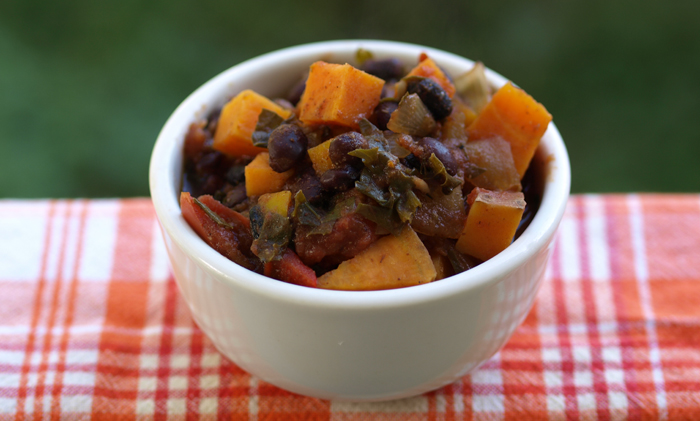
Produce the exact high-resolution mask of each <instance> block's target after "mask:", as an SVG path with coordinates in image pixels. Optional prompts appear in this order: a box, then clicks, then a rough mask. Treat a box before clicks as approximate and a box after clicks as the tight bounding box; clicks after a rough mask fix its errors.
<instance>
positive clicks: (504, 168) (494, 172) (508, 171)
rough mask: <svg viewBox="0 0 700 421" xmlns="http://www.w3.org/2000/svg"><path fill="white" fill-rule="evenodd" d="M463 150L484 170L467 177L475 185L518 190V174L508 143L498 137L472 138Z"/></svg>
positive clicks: (472, 161)
mask: <svg viewBox="0 0 700 421" xmlns="http://www.w3.org/2000/svg"><path fill="white" fill-rule="evenodd" d="M464 151H465V152H466V153H467V156H468V157H469V161H470V162H471V163H473V164H474V165H476V166H477V167H479V168H483V169H485V170H486V171H484V172H483V173H482V174H480V175H479V176H477V177H474V178H471V179H469V182H471V183H472V184H473V185H475V186H476V187H481V188H484V189H487V190H510V191H520V190H521V185H520V174H518V170H517V169H515V162H514V161H513V153H512V151H511V149H510V144H509V143H508V142H506V141H505V140H503V139H502V138H500V137H494V138H491V139H480V140H472V141H470V142H467V144H466V145H465V149H464Z"/></svg>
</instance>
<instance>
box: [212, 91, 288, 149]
mask: <svg viewBox="0 0 700 421" xmlns="http://www.w3.org/2000/svg"><path fill="white" fill-rule="evenodd" d="M263 108H265V109H268V110H270V111H273V112H275V113H277V114H278V115H279V116H281V117H282V118H287V117H289V116H290V115H291V114H292V113H291V111H289V110H287V109H284V108H282V107H280V106H279V105H277V104H275V103H274V102H272V101H270V100H269V99H267V98H265V97H264V96H262V95H260V94H258V93H256V92H254V91H251V90H249V89H248V90H245V91H243V92H241V93H239V94H238V95H236V97H235V98H233V99H232V100H231V101H229V103H228V104H226V105H225V106H224V108H223V109H222V110H221V116H220V117H219V123H218V124H217V126H216V133H214V144H213V147H214V149H216V150H218V151H221V152H223V153H225V154H227V155H231V156H236V157H240V156H246V155H247V156H255V155H257V154H259V153H260V152H264V151H266V149H265V148H259V147H257V146H253V140H252V135H253V132H254V131H255V126H256V124H257V123H258V116H259V115H260V112H261V111H262V110H263Z"/></svg>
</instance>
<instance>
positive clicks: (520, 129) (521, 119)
mask: <svg viewBox="0 0 700 421" xmlns="http://www.w3.org/2000/svg"><path fill="white" fill-rule="evenodd" d="M550 121H552V116H551V114H549V113H548V112H547V110H546V109H545V108H544V106H543V105H542V104H540V103H539V102H537V101H535V100H534V99H533V98H532V97H531V96H530V95H528V94H527V93H525V91H523V90H522V89H520V88H516V87H515V86H513V85H512V84H511V83H510V82H509V83H506V84H505V85H503V87H501V89H499V90H498V91H497V92H496V93H495V94H494V95H493V98H491V101H490V102H489V103H488V104H486V107H484V109H483V110H481V113H479V115H478V116H477V117H476V120H474V122H473V123H472V124H471V125H470V126H469V127H468V128H467V134H468V135H469V139H470V140H472V139H474V140H476V139H485V138H489V137H494V136H500V137H502V138H503V139H505V140H506V141H508V143H510V148H511V150H512V152H513V160H514V161H515V168H516V169H517V170H518V174H520V178H521V179H522V178H523V175H525V171H526V170H527V167H528V166H529V165H530V160H532V156H533V155H534V154H535V150H536V149H537V146H538V145H539V144H540V139H541V138H542V135H543V134H544V132H545V131H546V130H547V126H548V125H549V122H550Z"/></svg>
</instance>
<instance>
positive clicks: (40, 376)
mask: <svg viewBox="0 0 700 421" xmlns="http://www.w3.org/2000/svg"><path fill="white" fill-rule="evenodd" d="M70 208H71V202H68V203H67V204H66V216H65V222H64V223H63V230H62V234H61V237H60V238H62V239H63V241H62V242H61V244H60V247H59V252H58V267H57V268H56V280H55V281H54V284H53V291H52V292H51V297H52V298H51V303H50V307H49V313H48V320H47V322H46V334H45V338H44V346H43V347H42V350H41V362H40V363H39V367H38V368H37V381H36V387H35V389H34V390H35V392H34V411H33V412H34V417H35V418H42V417H43V408H44V388H45V385H44V382H45V381H46V374H47V371H48V369H49V367H48V366H49V363H48V359H49V353H50V352H51V344H52V340H53V334H52V330H53V327H54V322H55V318H56V313H57V312H58V307H59V306H60V297H59V294H60V292H61V284H62V281H63V263H64V260H65V253H66V243H67V241H66V239H67V237H68V229H69V227H70Z"/></svg>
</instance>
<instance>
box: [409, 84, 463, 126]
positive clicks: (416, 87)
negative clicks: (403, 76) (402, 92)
mask: <svg viewBox="0 0 700 421" xmlns="http://www.w3.org/2000/svg"><path fill="white" fill-rule="evenodd" d="M406 89H407V90H408V92H409V93H411V94H416V95H418V97H419V98H420V100H421V101H423V104H425V106H426V107H428V110H430V113H431V114H432V115H433V117H435V120H442V119H443V118H445V117H447V116H448V115H450V113H452V100H451V99H450V97H449V96H448V95H447V92H445V90H444V89H442V86H440V85H439V84H438V83H437V82H435V81H434V80H432V79H427V78H426V79H420V80H412V81H410V82H409V83H407V86H406Z"/></svg>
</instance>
